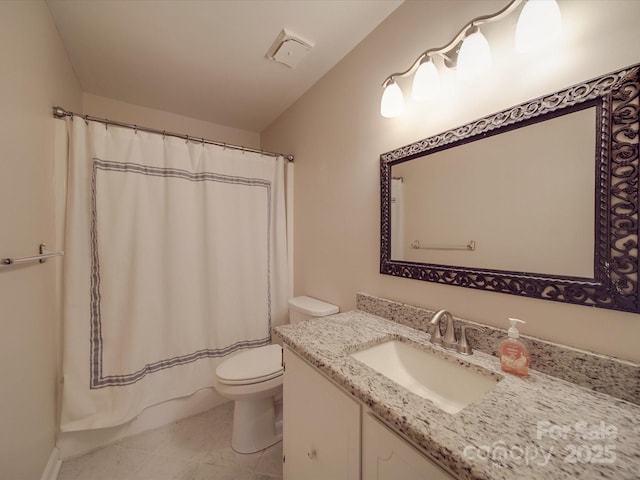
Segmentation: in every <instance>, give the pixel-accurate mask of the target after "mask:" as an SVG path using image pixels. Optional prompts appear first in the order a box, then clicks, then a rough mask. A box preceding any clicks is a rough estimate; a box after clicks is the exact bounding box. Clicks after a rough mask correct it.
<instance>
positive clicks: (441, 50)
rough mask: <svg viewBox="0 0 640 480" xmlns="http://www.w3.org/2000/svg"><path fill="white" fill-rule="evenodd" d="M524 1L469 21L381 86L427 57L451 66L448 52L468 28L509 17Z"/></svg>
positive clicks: (513, 2)
mask: <svg viewBox="0 0 640 480" xmlns="http://www.w3.org/2000/svg"><path fill="white" fill-rule="evenodd" d="M523 1H524V0H512V1H511V2H510V3H509V4H508V5H507V6H506V7H504V8H503V9H502V10H500V11H498V12H496V13H494V14H492V15H483V16H480V17H477V18H474V19H473V20H471V22H469V23H467V24H466V25H465V26H464V27H463V28H462V29H461V30H460V32H458V34H457V35H456V36H455V37H454V38H453V40H451V41H450V42H449V43H447V44H446V45H444V46H442V47H438V48H430V49H428V50H426V51H424V52H423V53H422V54H421V55H420V56H419V57H418V58H417V59H416V60H415V61H414V62H413V64H411V66H410V67H409V68H408V69H406V70H405V71H403V72H397V73H392V74H391V75H389V76H388V77H387V78H385V80H384V82H382V86H383V87H386V86H387V85H388V84H389V83H391V82H392V81H393V80H394V79H396V78H402V77H406V76H408V75H411V74H412V73H413V72H414V71H415V70H416V68H418V66H419V65H420V62H421V61H422V60H424V59H425V58H427V57H432V56H434V55H440V56H442V57H443V58H444V59H445V62H446V61H449V63H450V64H451V63H452V62H451V60H452V59H451V55H450V52H451V50H452V49H454V47H456V46H457V45H458V44H459V43H460V42H461V41H462V40H463V39H464V37H465V36H466V33H467V31H468V30H469V29H470V28H473V27H478V26H480V25H482V24H484V23H491V22H495V21H497V20H500V19H502V18H504V17H506V16H507V15H509V14H510V13H511V12H512V11H514V10H515V9H516V8H518V7H519V6H520V4H521V3H522V2H523Z"/></svg>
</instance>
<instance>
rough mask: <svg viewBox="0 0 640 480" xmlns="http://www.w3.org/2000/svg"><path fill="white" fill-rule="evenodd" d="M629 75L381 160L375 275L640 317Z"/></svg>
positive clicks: (632, 75)
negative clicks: (379, 231) (378, 266)
mask: <svg viewBox="0 0 640 480" xmlns="http://www.w3.org/2000/svg"><path fill="white" fill-rule="evenodd" d="M639 70H640V69H639V66H638V65H635V66H632V67H628V68H626V69H623V70H620V71H618V72H613V73H611V74H608V75H605V76H603V77H600V78H597V79H594V80H590V81H588V82H584V83H581V84H578V85H575V86H573V87H570V88H567V89H565V90H562V91H559V92H555V93H553V94H551V95H546V96H544V97H540V98H538V99H535V100H532V101H529V102H526V103H524V104H522V105H518V106H515V107H513V108H510V109H507V110H504V111H501V112H498V113H496V114H493V115H490V116H488V117H485V118H482V119H479V120H476V121H474V122H471V123H469V124H467V125H464V126H462V127H459V128H455V129H452V130H449V131H446V132H444V133H442V134H439V135H436V136H433V137H430V138H427V139H424V140H421V141H418V142H415V143H413V144H411V145H407V146H404V147H401V148H399V149H396V150H393V151H391V152H388V153H385V154H382V155H381V156H380V165H381V242H380V243H381V250H380V251H381V255H380V272H381V273H383V274H389V275H395V276H401V277H407V278H415V279H419V280H425V281H431V282H438V283H446V284H450V285H457V286H463V287H469V288H478V289H483V290H491V291H496V292H502V293H509V294H514V295H521V296H528V297H534V298H541V299H547V300H554V301H561V302H568V303H575V304H581V305H587V306H595V307H602V308H611V309H617V310H625V311H633V312H638V311H640V307H639V303H640V302H639V300H640V299H639V298H638V289H637V286H638V285H637V283H638V278H637V273H638V247H637V242H638V212H637V208H638V167H639V161H638V113H639V110H640V109H639V105H638V93H639V87H640V85H639V73H638V72H639Z"/></svg>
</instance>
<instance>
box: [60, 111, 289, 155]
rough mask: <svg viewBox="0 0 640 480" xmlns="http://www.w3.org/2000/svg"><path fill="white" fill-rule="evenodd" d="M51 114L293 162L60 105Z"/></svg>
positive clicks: (248, 149)
mask: <svg viewBox="0 0 640 480" xmlns="http://www.w3.org/2000/svg"><path fill="white" fill-rule="evenodd" d="M53 116H54V117H56V118H64V117H80V118H82V119H83V120H85V121H89V120H91V121H92V122H99V123H104V124H105V125H115V126H117V127H124V128H131V129H132V130H136V131H138V130H139V131H141V132H148V133H156V134H158V135H162V136H166V137H176V138H181V139H183V140H186V141H187V142H188V141H193V142H198V143H206V144H209V145H217V146H219V147H223V148H230V149H232V150H242V151H243V152H252V153H259V154H260V155H266V156H268V157H284V158H285V159H286V160H287V161H289V162H293V155H285V154H283V153H274V152H267V151H265V150H259V149H257V148H249V147H243V146H242V145H234V144H232V143H224V142H216V141H215V140H207V139H206V138H201V137H192V136H189V135H184V134H182V133H174V132H167V131H165V130H157V129H155V128H149V127H141V126H139V125H134V124H132V123H124V122H116V121H114V120H108V119H106V118H98V117H92V116H91V115H82V114H80V113H74V112H69V111H67V110H65V109H64V108H62V107H53Z"/></svg>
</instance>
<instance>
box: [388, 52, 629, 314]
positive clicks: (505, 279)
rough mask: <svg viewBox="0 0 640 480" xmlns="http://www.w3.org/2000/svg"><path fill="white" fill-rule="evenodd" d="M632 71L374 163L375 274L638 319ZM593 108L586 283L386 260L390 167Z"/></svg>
mask: <svg viewBox="0 0 640 480" xmlns="http://www.w3.org/2000/svg"><path fill="white" fill-rule="evenodd" d="M639 92H640V64H639V65H633V66H631V67H627V68H624V69H622V70H619V71H617V72H613V73H610V74H608V75H604V76H602V77H599V78H596V79H593V80H590V81H587V82H584V83H580V84H578V85H574V86H572V87H570V88H567V89H564V90H561V91H559V92H556V93H553V94H551V95H545V96H543V97H540V98H537V99H535V100H531V101H529V102H526V103H523V104H521V105H518V106H516V107H513V108H510V109H507V110H503V111H501V112H498V113H495V114H493V115H489V116H487V117H484V118H481V119H479V120H476V121H473V122H471V123H468V124H466V125H463V126H461V127H458V128H455V129H452V130H448V131H446V132H444V133H441V134H439V135H435V136H433V137H430V138H427V139H424V140H420V141H418V142H415V143H412V144H410V145H406V146H404V147H401V148H398V149H396V150H393V151H391V152H387V153H383V154H382V155H381V156H380V196H381V225H380V273H382V274H386V275H394V276H399V277H405V278H413V279H417V280H424V281H428V282H437V283H444V284H448V285H456V286H460V287H467V288H475V289H481V290H489V291H493V292H500V293H508V294H512V295H520V296H525V297H533V298H539V299H544V300H553V301H557V302H566V303H572V304H578V305H585V306H590V307H600V308H608V309H614V310H623V311H628V312H636V313H638V312H640V296H639V293H638V267H639V264H638V239H639V232H638V223H639V217H638V169H639V168H640V162H639V158H638V149H639V138H638V135H639V130H638V126H639V111H640V108H639V102H638V100H639ZM592 106H595V107H596V116H597V127H596V134H597V137H598V138H596V152H595V153H596V155H595V168H596V174H595V178H596V185H595V226H594V234H595V244H594V245H595V251H594V277H593V278H578V277H567V276H560V275H541V274H536V273H527V272H516V271H504V270H490V269H472V268H466V267H456V266H451V265H438V264H429V263H413V262H406V261H402V260H392V259H391V201H390V193H391V167H392V166H393V165H396V164H398V163H402V162H406V161H409V160H413V159H416V158H419V157H423V156H426V155H429V154H431V153H435V152H437V151H440V150H444V149H448V148H453V147H455V146H456V145H461V144H463V143H468V142H472V141H475V140H479V139H481V138H485V137H488V136H491V135H498V134H500V133H503V132H505V131H508V130H512V129H514V128H520V127H522V126H525V125H529V124H531V123H536V122H541V121H545V120H547V119H550V118H553V117H556V116H558V115H562V114H565V113H568V112H570V111H575V110H581V109H583V108H589V107H592Z"/></svg>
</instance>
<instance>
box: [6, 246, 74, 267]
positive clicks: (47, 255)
mask: <svg viewBox="0 0 640 480" xmlns="http://www.w3.org/2000/svg"><path fill="white" fill-rule="evenodd" d="M46 246H47V244H46V243H41V244H40V248H39V249H38V251H39V252H40V253H39V254H38V255H33V256H31V257H19V258H9V257H7V258H3V259H2V260H0V266H2V267H9V266H11V265H16V264H18V263H27V262H36V261H38V262H40V263H44V262H45V261H46V260H47V258H51V257H60V256H62V255H64V252H50V251H47V250H45V247H46Z"/></svg>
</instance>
